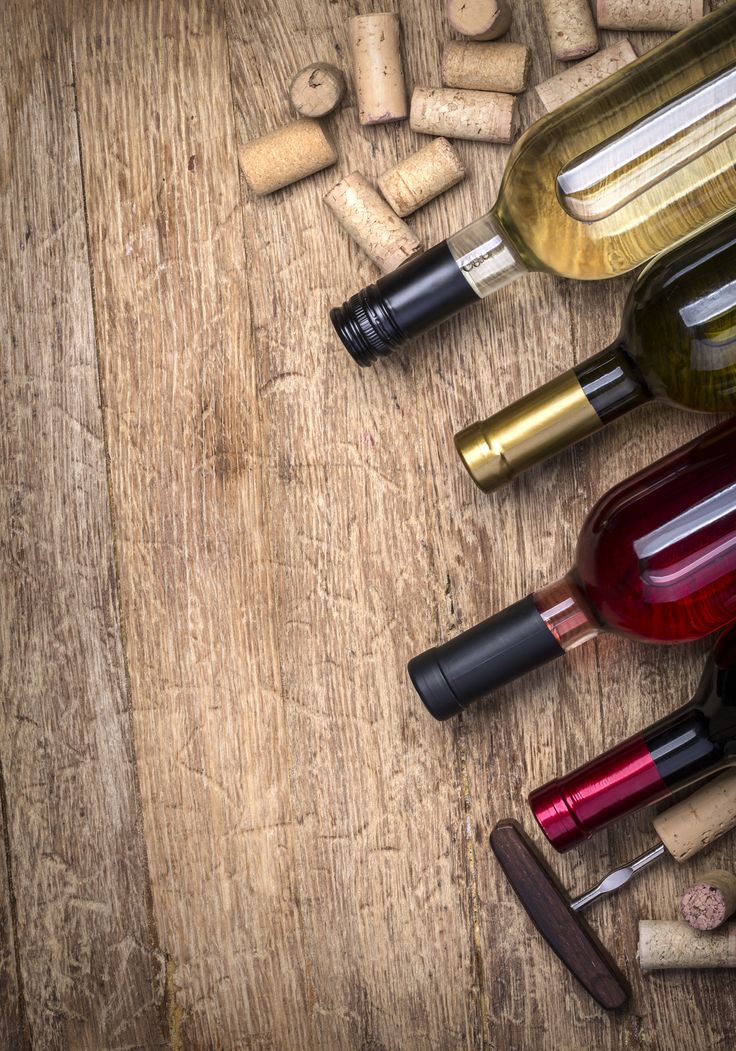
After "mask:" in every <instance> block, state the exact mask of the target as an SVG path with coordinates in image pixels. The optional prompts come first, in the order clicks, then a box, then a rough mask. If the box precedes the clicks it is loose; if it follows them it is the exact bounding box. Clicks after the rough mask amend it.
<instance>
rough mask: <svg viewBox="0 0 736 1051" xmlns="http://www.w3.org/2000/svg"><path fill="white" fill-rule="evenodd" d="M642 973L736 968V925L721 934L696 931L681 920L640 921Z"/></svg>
mask: <svg viewBox="0 0 736 1051" xmlns="http://www.w3.org/2000/svg"><path fill="white" fill-rule="evenodd" d="M639 964H640V966H641V969H642V971H667V970H671V969H674V968H682V967H691V968H712V967H736V923H727V924H726V926H725V927H721V929H720V930H719V931H715V932H713V931H696V930H693V928H692V927H689V926H688V925H687V923H681V922H679V921H678V920H639Z"/></svg>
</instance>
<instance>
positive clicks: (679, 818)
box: [652, 768, 736, 861]
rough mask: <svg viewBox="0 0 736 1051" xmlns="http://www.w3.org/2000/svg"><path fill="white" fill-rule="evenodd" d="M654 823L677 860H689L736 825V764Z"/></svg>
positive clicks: (659, 815)
mask: <svg viewBox="0 0 736 1051" xmlns="http://www.w3.org/2000/svg"><path fill="white" fill-rule="evenodd" d="M652 824H653V825H654V828H655V831H656V833H657V835H658V836H659V838H660V839H661V840H662V842H663V843H664V845H665V847H666V848H667V850H668V851H669V852H670V854H671V855H672V857H673V858H674V859H675V861H687V859H688V858H691V857H692V856H693V855H694V854H697V853H698V851H699V850H703V849H704V848H705V847H707V846H709V845H710V844H711V843H713V842H714V841H715V840H716V839H718V838H719V836H723V835H725V833H726V832H728V831H730V830H731V829H732V828H736V768H734V769H732V770H728V771H727V772H726V773H725V774H721V775H720V776H719V777H716V778H714V779H713V780H712V781H709V782H708V783H707V784H706V785H705V786H704V787H703V788H700V789H698V791H697V792H694V793H693V794H692V795H691V796H688V797H687V799H683V801H682V802H681V803H677V804H675V806H673V807H670V808H669V810H665V812H664V813H663V814H658V815H657V817H656V818H655V819H654V821H653V822H652Z"/></svg>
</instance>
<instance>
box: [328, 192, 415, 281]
mask: <svg viewBox="0 0 736 1051" xmlns="http://www.w3.org/2000/svg"><path fill="white" fill-rule="evenodd" d="M325 204H326V205H327V206H328V207H329V208H330V209H331V210H332V211H333V212H334V213H335V215H336V216H337V218H338V220H339V221H340V223H341V224H342V226H343V227H344V228H345V230H347V232H348V233H349V234H350V236H351V237H352V238H353V239H354V240H355V241H357V243H358V244H359V245H360V247H361V248H362V249H363V251H364V252H365V254H366V255H367V256H370V258H371V259H372V260H373V262H374V263H375V264H376V265H377V266H378V267H380V269H381V270H382V271H383V273H384V274H386V273H388V272H389V271H390V270H395V269H396V267H397V266H400V265H401V264H402V263H405V262H406V260H407V259H411V257H412V256H415V255H417V254H418V253H419V252H421V251H422V245H421V244H420V242H419V240H418V239H417V238H416V237H415V235H414V232H413V231H412V230H411V229H410V228H409V227H408V226H407V225H406V223H405V222H403V220H401V219H399V217H398V215H396V214H395V213H394V212H392V211H391V209H390V208H389V206H388V205H387V204H386V202H385V201H384V200H383V199H382V198H381V197H379V195H378V193H377V191H376V190H374V189H373V187H372V186H371V185H370V183H369V182H367V180H366V179H365V178H364V177H363V176H362V175H361V173H360V172H351V174H350V175H347V176H346V177H345V178H344V179H342V180H341V181H340V182H339V183H338V184H337V185H336V186H333V187H332V189H331V190H330V192H329V193H328V194H327V195H326V196H325Z"/></svg>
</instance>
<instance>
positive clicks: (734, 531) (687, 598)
mask: <svg viewBox="0 0 736 1051" xmlns="http://www.w3.org/2000/svg"><path fill="white" fill-rule="evenodd" d="M732 620H736V417H731V418H730V419H728V420H726V421H725V423H722V424H721V425H720V426H719V427H715V428H713V429H712V430H710V431H707V432H706V433H705V434H704V435H702V436H701V437H700V438H696V439H695V440H694V441H692V442H689V443H688V444H687V445H683V446H682V447H681V448H680V449H677V450H675V452H672V453H670V454H669V455H668V456H665V457H664V458H663V459H661V460H659V461H657V462H656V463H655V464H653V465H652V466H651V467H648V468H646V469H645V470H643V471H640V472H639V473H638V474H635V475H632V476H631V477H630V478H629V479H627V480H626V481H624V482H621V483H619V485H616V486H614V488H613V489H611V490H610V491H609V492H608V493H607V494H606V495H605V496H604V497H603V498H602V499H601V500H599V501H598V503H597V504H596V505H595V507H594V508H593V509H592V510H591V512H590V513H589V515H588V517H587V518H586V520H585V522H584V523H583V527H582V529H581V531H580V535H579V539H578V544H577V554H576V564H575V567H574V568H573V569H572V570H571V571H570V572H569V573H567V574H566V575H565V576H564V577H562V578H561V579H560V580H558V581H556V582H555V583H553V584H550V585H548V586H547V587H544V588H542V589H541V590H539V591H535V592H534V593H533V594H532V595H528V596H527V597H526V598H524V599H522V600H521V601H520V602H517V603H515V604H514V605H513V606H509V607H508V609H505V610H503V611H502V612H500V613H497V614H496V615H495V616H493V617H490V618H489V619H488V620H485V621H483V622H482V623H481V624H477V625H476V626H475V627H473V628H470V629H469V630H468V631H465V632H463V633H462V634H461V635H458V636H457V637H456V638H454V639H452V640H450V641H449V642H446V643H445V644H444V645H442V646H438V647H435V648H433V649H430V650H427V651H426V652H425V653H422V654H420V655H419V656H417V657H414V658H413V659H412V660H411V661H410V662H409V669H408V670H409V675H410V677H411V680H412V682H413V684H414V686H415V688H416V690H417V692H418V693H419V696H420V697H421V698H422V700H423V701H424V703H425V705H426V706H427V708H428V709H429V711H430V712H431V713H432V715H434V716H435V717H436V718H437V719H447V718H448V717H449V716H451V715H455V714H457V713H458V712H461V711H462V710H463V709H464V708H466V707H467V706H468V704H470V702H471V701H474V700H476V699H477V698H478V697H480V696H482V695H484V694H487V693H489V692H490V691H491V690H493V689H495V688H496V687H498V686H502V685H503V684H505V683H507V682H510V681H511V680H513V679H515V678H517V677H518V676H520V675H523V674H524V673H525V672H527V671H531V670H532V669H533V668H537V667H540V666H541V665H543V664H546V663H547V662H548V661H551V660H554V659H555V658H556V657H561V656H562V654H563V653H565V652H566V651H567V650H571V649H573V648H574V647H576V646H580V645H581V644H582V643H584V642H586V641H588V640H589V639H592V638H594V637H595V636H596V635H597V634H598V633H599V632H601V631H609V632H614V633H616V634H619V635H626V636H629V637H630V638H633V639H640V640H642V641H645V642H687V641H690V640H694V639H700V638H704V637H705V636H707V635H710V633H711V632H713V631H716V630H718V629H719V628H722V627H724V626H725V625H727V624H728V623H730V622H731V621H732Z"/></svg>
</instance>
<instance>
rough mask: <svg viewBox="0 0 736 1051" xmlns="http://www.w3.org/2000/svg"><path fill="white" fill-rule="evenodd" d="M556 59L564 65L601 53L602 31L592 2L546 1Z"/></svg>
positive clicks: (548, 25) (548, 30)
mask: <svg viewBox="0 0 736 1051" xmlns="http://www.w3.org/2000/svg"><path fill="white" fill-rule="evenodd" d="M542 10H543V12H544V20H545V22H546V23H547V36H548V37H549V42H550V47H551V48H552V57H553V58H556V59H558V60H560V61H562V62H571V61H573V60H574V59H578V58H585V57H586V55H592V54H593V52H594V51H597V50H598V32H597V30H596V28H595V23H594V22H593V15H592V13H591V10H590V7H589V6H588V0H542Z"/></svg>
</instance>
